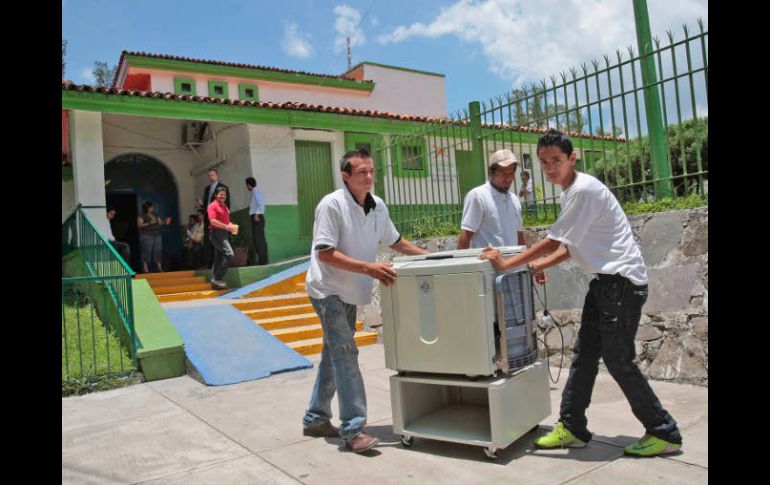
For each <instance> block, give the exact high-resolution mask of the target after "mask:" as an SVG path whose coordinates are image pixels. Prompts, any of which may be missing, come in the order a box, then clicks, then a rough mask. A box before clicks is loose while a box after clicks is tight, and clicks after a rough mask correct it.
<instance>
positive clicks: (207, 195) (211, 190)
mask: <svg viewBox="0 0 770 485" xmlns="http://www.w3.org/2000/svg"><path fill="white" fill-rule="evenodd" d="M208 176H209V185H207V186H206V187H205V188H204V189H203V199H202V201H201V202H202V204H201V206H202V207H203V208H205V209H207V208H208V207H209V206H210V205H211V203H212V202H214V194H215V193H216V189H218V188H219V187H222V188H224V189H225V205H226V206H227V208H228V209H230V189H228V188H227V185H225V184H223V183H221V182H220V181H219V172H217V169H216V168H213V167H212V168H210V169H209V171H208ZM210 225H211V222H210V221H209V217H208V210H207V211H206V220H205V221H204V222H203V232H204V234H203V247H204V255H205V258H206V264H207V265H209V266H211V265H212V264H213V262H214V249H213V247H212V246H211V238H209V226H210Z"/></svg>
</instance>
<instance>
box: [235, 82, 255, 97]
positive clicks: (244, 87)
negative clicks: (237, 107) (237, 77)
mask: <svg viewBox="0 0 770 485" xmlns="http://www.w3.org/2000/svg"><path fill="white" fill-rule="evenodd" d="M248 90H252V91H251V92H252V95H251V96H249V94H248V93H247V91H248ZM238 99H242V100H246V101H259V88H257V85H256V84H239V85H238Z"/></svg>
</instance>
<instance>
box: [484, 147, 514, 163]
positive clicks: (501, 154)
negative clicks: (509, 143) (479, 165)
mask: <svg viewBox="0 0 770 485" xmlns="http://www.w3.org/2000/svg"><path fill="white" fill-rule="evenodd" d="M514 163H515V164H516V165H518V164H519V161H518V160H516V155H514V154H513V152H512V151H510V150H508V149H507V148H505V149H503V150H497V151H496V152H495V153H493V154H492V155H491V156H490V157H489V166H492V165H494V164H497V165H498V166H499V167H507V166H509V165H511V164H514Z"/></svg>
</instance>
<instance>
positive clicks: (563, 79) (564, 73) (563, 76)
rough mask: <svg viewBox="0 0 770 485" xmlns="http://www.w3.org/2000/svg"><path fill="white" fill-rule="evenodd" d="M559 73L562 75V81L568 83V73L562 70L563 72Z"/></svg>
mask: <svg viewBox="0 0 770 485" xmlns="http://www.w3.org/2000/svg"><path fill="white" fill-rule="evenodd" d="M559 75H560V76H561V82H563V83H566V82H567V73H566V72H564V71H562V72H560V73H559Z"/></svg>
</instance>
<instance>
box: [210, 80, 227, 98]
mask: <svg viewBox="0 0 770 485" xmlns="http://www.w3.org/2000/svg"><path fill="white" fill-rule="evenodd" d="M217 88H219V89H220V90H221V91H222V92H220V93H218V92H216V91H217ZM227 88H228V86H227V81H209V97H210V98H225V99H227V98H228V97H229V96H228V89H227Z"/></svg>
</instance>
